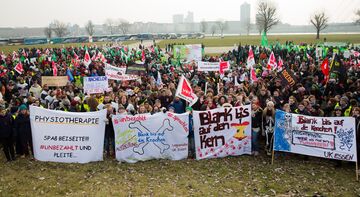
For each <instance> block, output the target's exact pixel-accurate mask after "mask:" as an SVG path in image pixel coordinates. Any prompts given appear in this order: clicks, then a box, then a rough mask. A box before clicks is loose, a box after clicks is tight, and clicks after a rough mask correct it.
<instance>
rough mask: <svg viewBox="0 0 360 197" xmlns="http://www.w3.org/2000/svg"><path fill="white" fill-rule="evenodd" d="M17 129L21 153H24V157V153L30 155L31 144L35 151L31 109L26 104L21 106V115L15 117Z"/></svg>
mask: <svg viewBox="0 0 360 197" xmlns="http://www.w3.org/2000/svg"><path fill="white" fill-rule="evenodd" d="M15 129H16V132H17V135H18V138H19V142H20V145H21V150H20V152H19V153H20V155H22V157H24V155H25V156H28V155H30V153H29V146H30V148H31V152H32V153H33V145H32V136H31V126H30V116H29V111H28V109H27V107H26V105H24V104H23V105H21V106H20V107H19V115H18V116H17V117H16V119H15Z"/></svg>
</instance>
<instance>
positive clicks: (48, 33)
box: [44, 25, 52, 40]
mask: <svg viewBox="0 0 360 197" xmlns="http://www.w3.org/2000/svg"><path fill="white" fill-rule="evenodd" d="M44 34H45V36H46V38H47V39H49V40H50V39H51V36H52V29H51V26H50V25H49V26H48V27H45V28H44Z"/></svg>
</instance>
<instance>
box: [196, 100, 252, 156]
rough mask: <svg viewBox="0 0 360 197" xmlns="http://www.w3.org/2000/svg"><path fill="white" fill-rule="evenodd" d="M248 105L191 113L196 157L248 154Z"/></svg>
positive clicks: (249, 127) (249, 147) (249, 126)
mask: <svg viewBox="0 0 360 197" xmlns="http://www.w3.org/2000/svg"><path fill="white" fill-rule="evenodd" d="M250 111H251V109H250V105H247V106H241V107H232V108H217V109H213V110H209V111H205V112H203V111H194V116H193V117H194V133H195V146H196V158H197V159H204V158H216V157H225V156H231V155H232V156H236V155H242V154H250V153H251V117H250Z"/></svg>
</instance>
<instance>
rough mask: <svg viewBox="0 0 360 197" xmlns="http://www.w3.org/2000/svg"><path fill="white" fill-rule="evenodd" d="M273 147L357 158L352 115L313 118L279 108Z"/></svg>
mask: <svg viewBox="0 0 360 197" xmlns="http://www.w3.org/2000/svg"><path fill="white" fill-rule="evenodd" d="M275 117H276V124H275V136H274V137H275V138H274V150H276V151H285V152H292V153H298V154H304V155H310V156H317V157H325V158H330V159H338V160H346V161H356V160H357V158H356V146H355V144H356V133H355V120H354V118H352V117H311V116H304V115H299V114H291V113H286V112H283V111H280V110H277V111H276V114H275Z"/></svg>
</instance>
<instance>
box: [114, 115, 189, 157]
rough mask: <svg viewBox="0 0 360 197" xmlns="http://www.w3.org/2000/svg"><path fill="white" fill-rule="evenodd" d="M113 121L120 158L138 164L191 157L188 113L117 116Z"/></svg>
mask: <svg viewBox="0 0 360 197" xmlns="http://www.w3.org/2000/svg"><path fill="white" fill-rule="evenodd" d="M112 121H113V126H114V131H115V152H116V159H117V160H118V161H125V162H128V163H135V162H137V161H145V160H150V159H171V160H180V159H186V158H187V157H188V135H189V114H188V113H184V114H174V113H169V112H168V113H162V112H160V113H156V114H153V115H150V114H138V115H135V116H132V115H116V116H113V118H112Z"/></svg>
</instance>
